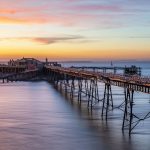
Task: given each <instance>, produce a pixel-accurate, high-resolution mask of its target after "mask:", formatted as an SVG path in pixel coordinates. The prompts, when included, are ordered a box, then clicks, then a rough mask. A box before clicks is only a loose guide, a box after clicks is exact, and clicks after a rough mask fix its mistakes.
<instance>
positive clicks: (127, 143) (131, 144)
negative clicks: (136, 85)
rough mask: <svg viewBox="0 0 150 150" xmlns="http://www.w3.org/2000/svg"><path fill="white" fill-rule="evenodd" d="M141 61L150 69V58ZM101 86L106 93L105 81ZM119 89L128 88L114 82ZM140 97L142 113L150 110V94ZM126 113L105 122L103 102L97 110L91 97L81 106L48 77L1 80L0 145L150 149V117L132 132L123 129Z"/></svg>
mask: <svg viewBox="0 0 150 150" xmlns="http://www.w3.org/2000/svg"><path fill="white" fill-rule="evenodd" d="M65 65H66V66H69V65H70V64H65ZM71 65H72V64H71ZM74 65H75V64H74ZM76 65H78V66H79V65H85V64H76ZM86 65H88V66H89V65H91V66H92V64H91V63H90V64H86ZM95 65H102V64H94V66H95ZM105 65H107V64H105ZM118 65H119V64H118ZM139 65H140V66H143V70H142V71H143V74H144V75H150V68H149V66H150V64H149V63H145V64H139ZM102 66H103V65H102ZM107 66H108V65H107ZM99 86H100V90H99V93H100V96H101V97H102V93H103V84H100V85H99ZM113 93H114V94H122V93H123V89H121V88H118V87H113ZM113 98H114V103H115V105H116V106H117V105H118V104H120V103H121V102H122V101H123V95H113ZM134 102H135V105H134V112H135V114H136V115H138V116H140V117H143V116H144V115H145V114H146V113H147V112H149V111H150V95H148V94H142V93H135V96H134ZM122 117H123V112H122V111H120V110H118V109H116V110H114V111H113V112H110V113H109V119H108V121H107V122H105V120H102V119H101V116H100V109H99V107H96V108H95V109H94V110H93V112H92V113H91V112H90V111H88V110H87V108H86V102H83V103H82V105H81V106H79V105H78V102H77V101H76V100H75V99H74V101H72V100H70V99H69V97H65V96H64V95H63V94H61V93H60V92H59V91H57V90H56V89H55V88H54V87H53V86H52V85H51V84H50V83H48V82H45V81H41V82H13V83H6V84H2V83H1V84H0V150H83V149H86V150H105V149H106V150H127V149H128V150H149V149H150V118H149V119H147V120H145V121H142V122H140V124H139V125H138V126H137V127H136V128H135V129H134V130H133V134H132V135H131V137H130V138H129V136H128V133H127V131H125V134H123V133H122V131H121V125H122Z"/></svg>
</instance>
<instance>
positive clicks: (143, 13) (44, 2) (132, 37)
mask: <svg viewBox="0 0 150 150" xmlns="http://www.w3.org/2000/svg"><path fill="white" fill-rule="evenodd" d="M20 57H35V58H39V59H44V58H46V57H47V58H49V59H51V60H121V59H123V60H125V59H127V60H130V59H134V60H135V59H136V60H138V59H139V60H143V59H146V60H149V59H150V0H0V59H8V58H20Z"/></svg>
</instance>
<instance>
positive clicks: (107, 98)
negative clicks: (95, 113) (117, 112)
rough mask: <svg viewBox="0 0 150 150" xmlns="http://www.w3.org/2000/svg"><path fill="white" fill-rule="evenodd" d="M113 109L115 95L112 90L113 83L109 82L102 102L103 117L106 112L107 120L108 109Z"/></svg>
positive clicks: (106, 84)
mask: <svg viewBox="0 0 150 150" xmlns="http://www.w3.org/2000/svg"><path fill="white" fill-rule="evenodd" d="M109 108H111V110H112V109H113V97H112V90H111V84H110V83H109V82H107V83H105V89H104V98H103V104H102V114H101V116H102V118H103V117H104V113H105V119H106V120H107V117H108V111H110V109H109Z"/></svg>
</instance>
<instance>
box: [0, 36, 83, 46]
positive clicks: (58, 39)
mask: <svg viewBox="0 0 150 150" xmlns="http://www.w3.org/2000/svg"><path fill="white" fill-rule="evenodd" d="M84 39H86V38H85V37H83V36H72V35H71V36H60V37H11V38H0V41H2V40H27V41H32V42H35V43H40V44H44V45H49V44H54V43H60V42H73V41H78V40H79V42H80V40H84Z"/></svg>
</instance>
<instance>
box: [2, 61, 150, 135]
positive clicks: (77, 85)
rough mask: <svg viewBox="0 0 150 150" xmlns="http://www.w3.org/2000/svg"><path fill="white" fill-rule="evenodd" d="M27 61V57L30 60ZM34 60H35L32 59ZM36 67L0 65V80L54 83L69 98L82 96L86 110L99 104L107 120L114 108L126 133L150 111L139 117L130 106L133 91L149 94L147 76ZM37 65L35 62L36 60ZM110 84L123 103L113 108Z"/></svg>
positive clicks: (78, 98) (78, 68) (133, 101)
mask: <svg viewBox="0 0 150 150" xmlns="http://www.w3.org/2000/svg"><path fill="white" fill-rule="evenodd" d="M30 60H31V59H30ZM33 61H35V60H33ZM38 63H39V64H38V65H39V66H40V67H37V66H36V67H35V66H33V65H32V66H31V65H30V67H27V66H20V65H15V66H14V65H12V66H11V65H0V74H1V76H0V79H1V80H2V83H5V82H10V81H11V82H13V81H31V80H32V79H37V78H39V77H40V78H39V79H41V80H43V79H44V80H46V81H49V82H50V83H52V84H54V85H55V87H57V88H58V89H59V90H60V91H64V92H65V94H66V95H68V94H69V96H70V99H71V100H74V99H75V97H77V100H78V102H79V103H81V102H82V100H83V98H84V99H85V98H86V102H87V109H90V110H91V111H92V109H93V108H94V107H95V106H96V105H97V104H100V105H101V107H100V109H101V117H102V119H103V120H106V121H107V120H108V119H109V117H108V116H109V113H110V112H111V111H113V110H114V109H120V110H121V111H123V118H122V131H125V129H128V132H129V135H130V134H131V133H132V130H133V129H134V128H135V127H136V126H137V125H138V124H139V123H140V122H141V121H143V120H145V119H148V118H150V111H149V112H147V114H146V115H145V116H144V117H142V118H140V117H139V116H137V115H135V113H134V110H133V106H134V103H136V99H134V93H135V92H142V93H146V94H150V78H149V77H142V76H140V75H139V74H134V75H130V74H127V75H126V74H117V73H116V72H106V71H95V70H88V69H93V68H94V69H104V70H107V69H113V70H117V69H124V70H125V68H123V67H120V68H119V67H118V68H117V67H116V68H114V67H113V68H112V67H111V68H106V67H99V68H96V67H93V68H92V67H87V68H86V67H84V69H83V67H81V68H80V67H68V68H67V67H61V65H60V64H58V63H57V62H54V63H53V62H49V63H44V64H43V65H42V63H40V62H38ZM36 64H37V63H36ZM101 83H103V84H104V86H103V89H104V93H103V94H101V95H100V94H99V85H100V84H101ZM113 86H118V87H120V88H123V89H124V100H123V102H122V103H121V104H120V105H119V106H117V107H114V101H115V99H113V92H112V88H113Z"/></svg>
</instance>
